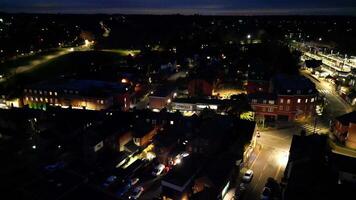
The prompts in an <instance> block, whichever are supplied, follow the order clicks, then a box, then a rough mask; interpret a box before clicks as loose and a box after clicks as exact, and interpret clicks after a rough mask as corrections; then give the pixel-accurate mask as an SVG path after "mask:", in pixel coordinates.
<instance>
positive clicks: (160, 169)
mask: <svg viewBox="0 0 356 200" xmlns="http://www.w3.org/2000/svg"><path fill="white" fill-rule="evenodd" d="M165 167H166V166H164V165H163V164H159V165H157V166H156V167H155V168H154V169H153V171H152V175H153V176H159V175H160V174H162V172H163V170H164V168H165Z"/></svg>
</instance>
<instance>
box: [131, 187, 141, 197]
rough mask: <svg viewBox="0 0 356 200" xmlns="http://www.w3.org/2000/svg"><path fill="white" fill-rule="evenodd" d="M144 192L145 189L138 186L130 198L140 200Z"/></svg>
mask: <svg viewBox="0 0 356 200" xmlns="http://www.w3.org/2000/svg"><path fill="white" fill-rule="evenodd" d="M142 192H143V187H141V186H138V187H135V189H134V190H133V191H132V193H131V195H130V196H129V199H138V198H139V197H140V196H141V194H142Z"/></svg>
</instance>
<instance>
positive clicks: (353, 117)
mask: <svg viewBox="0 0 356 200" xmlns="http://www.w3.org/2000/svg"><path fill="white" fill-rule="evenodd" d="M336 120H337V121H339V122H340V123H342V125H344V126H348V125H349V123H350V122H351V123H356V111H353V112H350V113H347V114H344V115H341V116H339V117H336Z"/></svg>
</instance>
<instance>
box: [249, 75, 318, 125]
mask: <svg viewBox="0 0 356 200" xmlns="http://www.w3.org/2000/svg"><path fill="white" fill-rule="evenodd" d="M270 88H271V91H272V92H271V93H262V92H257V93H253V94H249V95H248V97H249V101H250V103H251V106H252V109H253V110H254V111H255V116H256V120H257V121H265V120H267V121H276V120H279V121H292V120H295V119H303V118H309V117H312V116H313V115H314V113H315V105H316V104H315V103H316V99H317V90H316V89H315V85H314V84H313V83H312V82H311V81H310V80H309V79H307V78H305V77H302V76H286V75H277V76H275V77H274V78H273V79H272V80H271V86H270Z"/></svg>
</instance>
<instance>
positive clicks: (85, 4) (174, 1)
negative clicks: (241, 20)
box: [0, 0, 356, 15]
mask: <svg viewBox="0 0 356 200" xmlns="http://www.w3.org/2000/svg"><path fill="white" fill-rule="evenodd" d="M0 11H5V12H39V13H127V14H132V13H137V14H175V13H180V14H195V13H199V14H213V15H231V14H232V15H239V14H240V15H249V14H338V15H340V14H341V15H356V0H0Z"/></svg>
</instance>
